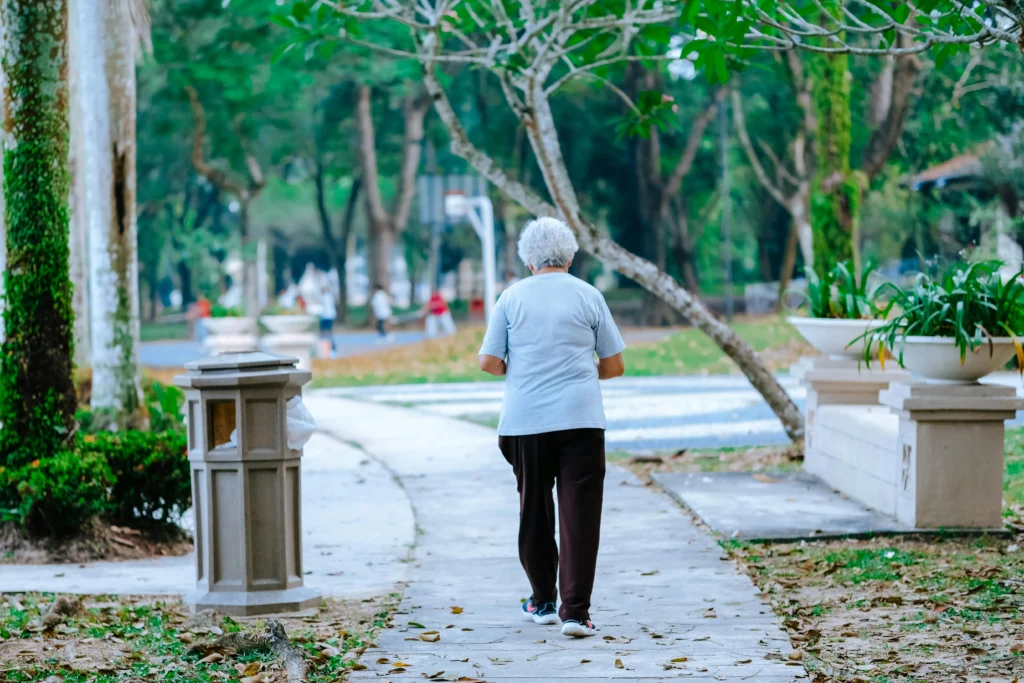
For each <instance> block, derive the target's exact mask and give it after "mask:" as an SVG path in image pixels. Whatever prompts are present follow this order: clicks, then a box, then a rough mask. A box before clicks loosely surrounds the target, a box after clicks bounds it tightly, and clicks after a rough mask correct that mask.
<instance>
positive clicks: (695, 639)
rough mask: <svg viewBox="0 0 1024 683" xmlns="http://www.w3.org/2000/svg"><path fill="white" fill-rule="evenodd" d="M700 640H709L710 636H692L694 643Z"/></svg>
mask: <svg viewBox="0 0 1024 683" xmlns="http://www.w3.org/2000/svg"><path fill="white" fill-rule="evenodd" d="M702 640H711V636H701V637H700V638H694V639H693V642H695V643H699V642H701V641H702Z"/></svg>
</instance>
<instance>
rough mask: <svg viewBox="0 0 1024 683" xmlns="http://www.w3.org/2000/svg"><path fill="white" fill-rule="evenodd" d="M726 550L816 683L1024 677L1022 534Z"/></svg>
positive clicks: (738, 546)
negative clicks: (770, 608) (766, 603)
mask: <svg viewBox="0 0 1024 683" xmlns="http://www.w3.org/2000/svg"><path fill="white" fill-rule="evenodd" d="M723 545H724V546H725V547H726V549H727V550H728V551H729V552H730V553H731V554H732V556H733V557H734V558H735V559H737V560H738V561H739V563H740V565H741V566H742V567H743V568H744V569H745V570H746V571H747V573H748V574H749V575H750V576H751V578H752V579H753V580H754V582H755V583H756V584H757V586H758V587H759V588H760V589H761V591H762V592H763V594H764V595H765V597H766V598H768V599H769V600H770V601H771V604H772V606H773V609H774V610H775V612H776V614H778V615H779V616H780V617H781V618H782V620H783V625H784V627H785V628H786V630H787V631H788V632H789V635H790V638H791V639H792V642H793V646H794V647H795V648H797V651H798V655H797V656H798V657H801V658H802V660H803V661H804V663H805V665H806V666H807V669H808V671H809V672H810V673H811V676H812V680H814V681H816V682H817V683H822V682H825V681H858V682H861V683H868V682H884V681H897V680H915V681H961V680H962V681H987V682H992V683H995V682H996V681H1006V682H1007V683H1010V682H1013V681H1017V680H1018V677H1021V676H1024V618H1022V614H1021V608H1022V607H1024V595H1022V592H1021V589H1022V588H1024V551H1022V550H1021V547H1022V545H1024V534H1022V535H1019V536H1018V537H1017V539H1016V540H1012V541H1007V540H1005V539H998V540H997V539H991V538H984V537H982V538H974V539H969V538H949V539H941V538H939V539H936V538H912V537H904V538H884V539H873V540H867V541H864V540H860V541H858V540H852V539H851V540H842V541H821V542H813V543H808V542H802V543H790V544H777V545H771V544H743V543H736V542H725V543H723Z"/></svg>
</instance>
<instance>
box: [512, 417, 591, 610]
mask: <svg viewBox="0 0 1024 683" xmlns="http://www.w3.org/2000/svg"><path fill="white" fill-rule="evenodd" d="M498 445H499V446H500V447H501V452H502V454H504V456H505V459H506V460H508V461H509V463H510V464H511V465H512V469H513V471H514V472H515V475H516V482H517V484H518V489H519V560H520V562H522V564H523V569H525V570H526V576H527V577H528V578H529V579H530V585H531V587H532V588H533V600H534V602H535V603H536V604H540V603H542V602H550V601H554V600H555V599H556V598H557V597H558V591H557V590H556V587H555V581H556V579H557V581H558V586H559V587H560V588H561V593H562V606H561V608H560V609H559V611H558V614H559V616H560V617H561V618H562V620H563V621H564V620H566V619H578V620H580V621H586V620H587V619H589V618H590V594H591V593H592V592H593V590H594V572H595V571H596V569H597V549H598V545H599V544H600V539H601V502H602V500H603V498H604V430H603V429H569V430H565V431H560V432H547V433H545V434H530V435H527V436H503V437H500V438H499V440H498ZM556 483H557V485H558V528H559V536H560V538H559V543H558V545H555V503H554V500H553V499H552V495H551V491H552V488H553V487H554V486H555V484H556Z"/></svg>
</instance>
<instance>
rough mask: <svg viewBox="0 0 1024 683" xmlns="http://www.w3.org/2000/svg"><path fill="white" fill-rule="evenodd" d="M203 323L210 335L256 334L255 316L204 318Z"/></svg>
mask: <svg viewBox="0 0 1024 683" xmlns="http://www.w3.org/2000/svg"><path fill="white" fill-rule="evenodd" d="M203 325H205V326H206V330H207V332H209V333H210V335H212V336H238V335H245V336H248V335H252V336H255V335H256V331H257V327H256V318H204V319H203Z"/></svg>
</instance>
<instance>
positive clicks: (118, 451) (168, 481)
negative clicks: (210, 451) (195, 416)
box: [78, 431, 192, 524]
mask: <svg viewBox="0 0 1024 683" xmlns="http://www.w3.org/2000/svg"><path fill="white" fill-rule="evenodd" d="M78 449H79V451H80V452H82V453H83V454H89V455H91V456H96V457H100V458H102V459H104V460H105V462H106V464H107V466H108V467H109V468H110V472H111V473H112V474H113V482H112V487H111V489H110V495H109V504H108V507H107V514H108V516H109V517H110V518H111V519H112V520H113V521H116V522H121V523H132V522H136V523H137V522H143V523H147V524H156V523H168V522H171V521H173V520H176V519H177V518H178V517H180V516H181V513H182V512H184V511H185V510H186V509H188V507H189V506H190V505H191V504H192V489H191V481H190V477H191V474H190V468H189V464H188V453H187V439H186V437H185V435H184V434H181V433H179V432H175V431H165V432H98V433H96V434H85V435H80V436H79V439H78Z"/></svg>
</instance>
